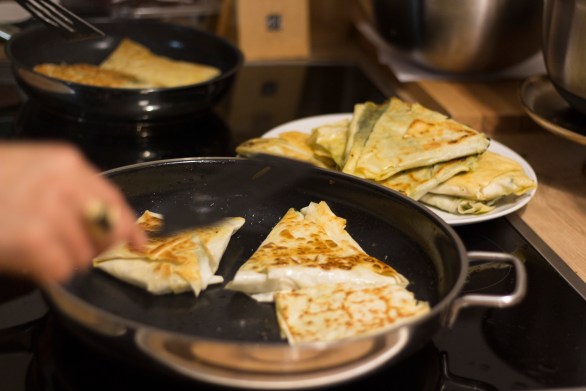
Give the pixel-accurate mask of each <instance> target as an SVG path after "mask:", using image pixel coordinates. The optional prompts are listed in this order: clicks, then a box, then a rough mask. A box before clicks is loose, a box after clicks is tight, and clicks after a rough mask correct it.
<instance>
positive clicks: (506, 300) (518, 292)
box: [447, 251, 527, 328]
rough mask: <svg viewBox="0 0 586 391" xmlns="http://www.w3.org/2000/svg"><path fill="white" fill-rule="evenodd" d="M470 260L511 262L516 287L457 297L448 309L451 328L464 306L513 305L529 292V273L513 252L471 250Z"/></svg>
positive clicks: (448, 320) (497, 306) (448, 322)
mask: <svg viewBox="0 0 586 391" xmlns="http://www.w3.org/2000/svg"><path fill="white" fill-rule="evenodd" d="M468 259H469V261H470V262H499V263H511V264H512V265H513V267H514V268H515V289H514V290H513V292H512V293H510V294H507V295H479V294H469V295H464V296H461V297H458V298H456V299H455V300H454V301H453V302H452V305H451V307H450V309H449V311H448V317H447V327H449V328H451V327H452V326H453V324H454V322H455V321H456V318H457V317H458V314H459V312H460V310H461V309H462V308H466V307H470V306H477V307H496V308H504V307H511V306H513V305H515V304H517V303H519V302H520V301H521V300H522V299H523V297H525V293H526V292H527V273H526V271H525V266H523V263H522V262H521V260H520V259H519V258H517V257H516V256H514V255H513V254H507V253H496V252H487V251H471V252H469V253H468Z"/></svg>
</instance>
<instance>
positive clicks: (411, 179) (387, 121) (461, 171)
mask: <svg viewBox="0 0 586 391" xmlns="http://www.w3.org/2000/svg"><path fill="white" fill-rule="evenodd" d="M293 139H294V140H295V145H296V147H295V148H296V149H297V150H299V149H301V148H302V147H301V146H300V145H301V144H303V143H305V146H304V147H303V148H304V151H305V152H304V155H300V154H297V155H292V154H290V153H288V150H289V149H290V148H292V146H291V141H290V140H293ZM259 140H263V141H262V142H259ZM303 140H304V141H303ZM489 144H490V139H489V138H488V137H487V136H486V135H484V134H483V133H481V132H478V131H476V130H474V129H472V128H470V127H468V126H466V125H464V124H461V123H459V122H457V121H455V120H453V119H450V118H448V117H446V116H445V115H443V114H441V113H438V112H435V111H433V110H429V109H427V108H425V107H423V106H421V105H420V104H418V103H407V102H404V101H402V100H400V99H398V98H391V99H390V100H389V101H388V102H385V103H383V104H375V103H373V102H365V103H359V104H356V105H355V107H354V112H353V114H352V116H351V118H350V119H343V120H339V121H337V122H333V123H328V124H325V125H322V126H318V127H316V128H314V129H312V131H311V132H310V133H309V134H308V133H304V132H300V131H296V130H294V129H292V130H291V131H289V132H284V133H281V134H279V135H278V136H277V137H272V138H262V139H251V140H247V141H245V142H243V143H242V144H240V145H239V146H238V147H237V148H236V152H237V153H238V154H239V155H242V156H248V155H252V154H255V153H273V154H279V155H282V156H288V157H291V158H296V159H300V160H304V161H306V162H309V163H312V164H315V165H317V166H321V167H324V166H325V167H327V168H330V169H334V170H338V171H342V172H344V173H347V174H351V175H355V176H358V177H361V178H364V179H368V180H372V181H375V182H377V183H379V184H381V185H383V186H386V187H388V188H391V189H393V190H396V191H399V192H401V193H402V194H404V195H406V196H408V197H410V198H412V199H414V200H420V201H421V202H423V203H425V204H427V205H430V206H434V207H437V208H439V209H442V210H444V211H447V212H450V213H454V214H482V213H486V212H489V211H491V210H492V209H494V207H495V205H497V204H498V202H499V201H500V200H502V199H504V198H507V197H517V196H520V195H522V194H525V193H527V192H529V191H531V190H533V189H534V188H535V187H536V183H535V182H534V181H533V180H532V179H531V178H529V177H528V176H527V174H526V173H525V172H524V170H523V168H522V167H521V166H520V165H519V164H518V163H517V162H515V161H514V160H512V159H510V158H508V157H505V156H502V155H498V154H496V153H494V152H490V151H487V149H488V147H489ZM276 145H279V147H278V148H276V147H275V146H276ZM309 151H311V153H310V152H309ZM489 152H490V153H489ZM316 160H317V161H318V163H316V162H315V161H316Z"/></svg>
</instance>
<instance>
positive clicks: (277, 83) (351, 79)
mask: <svg viewBox="0 0 586 391" xmlns="http://www.w3.org/2000/svg"><path fill="white" fill-rule="evenodd" d="M383 91H384V89H381V88H379V86H377V85H375V84H374V83H373V82H372V81H371V80H370V79H369V77H368V76H367V75H366V73H365V72H363V71H362V69H361V68H360V67H358V66H356V65H354V64H293V65H291V64H272V65H251V66H246V67H244V68H243V70H242V71H241V72H240V74H239V76H238V78H237V80H236V82H235V85H234V86H233V89H232V90H231V91H230V93H229V95H228V96H227V97H226V98H225V99H224V100H223V101H222V102H221V103H220V104H219V105H218V106H217V107H215V108H214V110H212V111H209V112H205V113H200V114H197V115H196V114H194V115H193V116H188V117H185V118H178V119H177V118H176V119H173V120H169V121H156V122H121V121H109V120H105V119H103V120H95V119H87V118H83V117H77V118H73V117H67V116H63V115H61V114H59V113H54V112H50V111H47V110H46V109H44V108H42V107H40V106H39V105H37V104H36V103H35V102H33V101H26V102H24V103H23V104H21V105H19V106H18V107H16V108H15V107H11V108H10V110H3V109H0V113H1V115H0V118H2V122H1V123H0V125H1V126H0V136H1V137H2V138H3V139H13V140H53V139H59V140H66V141H70V142H73V143H75V144H76V145H78V146H79V147H80V148H81V149H82V150H83V151H84V152H85V153H86V155H87V156H88V158H89V159H90V160H92V161H93V162H94V163H95V164H96V165H97V166H98V167H100V168H101V169H103V170H107V169H110V168H114V167H118V166H122V165H126V164H132V163H136V162H143V161H152V160H158V159H165V158H174V157H190V156H233V155H234V148H235V146H236V145H238V143H240V142H242V141H244V140H246V139H248V138H251V137H256V136H259V135H261V134H262V133H264V132H265V131H267V130H268V129H270V128H272V127H274V126H276V125H279V124H281V123H284V122H288V121H291V120H293V119H297V118H302V117H307V116H311V115H318V114H326V113H340V112H350V111H352V109H353V105H354V103H356V102H360V101H366V100H372V101H382V100H384V99H386V98H388V97H389V95H390V93H389V91H384V92H383ZM455 230H456V232H457V233H458V234H459V235H460V237H461V238H462V240H463V242H464V244H465V246H466V248H467V250H469V251H475V250H486V251H499V252H509V253H514V254H515V255H517V256H518V257H519V258H520V259H522V260H523V261H524V264H525V267H526V270H527V273H528V292H527V296H526V297H525V299H524V300H523V301H522V302H521V303H520V304H519V305H517V306H515V307H512V308H508V309H485V308H483V309H475V308H469V309H465V310H463V311H462V312H461V314H460V316H459V317H458V320H457V322H456V324H455V326H454V328H453V329H451V330H441V331H440V332H439V333H438V334H437V335H436V336H435V337H434V338H433V340H431V341H429V342H428V343H427V344H425V345H424V346H423V347H422V348H421V349H420V350H418V351H417V352H416V353H414V354H413V355H411V356H409V357H408V358H406V359H404V360H402V361H401V362H399V363H398V364H396V365H393V366H391V367H383V368H381V369H380V370H378V371H377V372H375V373H372V374H370V375H368V376H366V377H364V378H360V379H357V380H355V381H353V382H350V383H347V384H342V385H338V386H336V387H333V388H335V389H340V390H342V389H348V390H352V389H357V388H359V387H368V388H370V389H374V390H379V389H380V390H383V389H384V390H387V389H397V390H440V389H441V390H494V389H498V390H509V389H542V390H543V389H549V390H554V389H555V390H560V389H565V388H571V387H576V388H578V387H581V386H586V360H585V359H584V357H586V333H584V332H583V331H582V325H583V324H585V323H586V319H585V318H586V301H585V299H584V292H585V290H584V287H583V286H582V285H581V284H582V283H581V281H580V282H578V281H576V280H575V279H574V280H572V279H571V278H569V277H568V275H567V274H564V273H563V271H564V267H563V265H561V264H560V261H559V258H557V256H556V255H555V254H553V253H552V252H551V250H549V249H547V248H546V247H545V246H544V245H543V243H541V242H540V241H539V239H538V238H535V237H534V236H532V233H531V232H530V230H529V229H528V228H527V227H526V226H525V225H524V224H523V223H522V222H521V221H520V219H519V218H518V217H517V216H516V215H512V216H509V217H502V218H499V219H495V220H492V221H487V222H483V223H478V224H473V225H467V226H459V227H456V228H455ZM513 274H514V273H513V272H512V270H511V269H509V268H490V267H485V268H484V269H472V272H471V273H470V276H469V279H468V281H467V284H466V286H465V289H464V292H463V293H471V292H478V293H494V294H503V293H506V292H509V291H510V290H511V287H512V286H513V280H514V276H513ZM72 330H73V329H72V328H69V327H68V326H67V322H66V321H65V320H63V319H60V318H59V317H58V316H57V314H54V313H53V312H52V311H51V310H50V308H48V307H47V305H46V304H45V301H44V299H43V297H42V294H41V293H40V292H39V290H38V289H36V288H35V287H34V286H32V285H30V284H28V283H27V282H25V281H19V280H14V279H11V278H7V277H2V278H1V280H0V390H2V391H16V390H42V391H45V390H98V389H100V390H103V389H106V390H128V389H173V390H187V389H190V390H193V389H215V388H214V387H212V386H210V385H207V384H200V383H197V382H194V381H192V380H188V379H185V378H181V377H180V376H178V375H176V374H171V373H166V372H163V371H159V370H150V369H146V370H145V368H144V367H143V366H142V365H141V363H139V362H128V361H127V360H123V359H121V358H120V357H119V356H116V355H114V354H111V353H110V352H109V351H108V349H100V348H99V347H95V346H88V345H87V344H86V343H85V341H84V340H83V339H82V338H78V336H77V335H76V334H75V332H73V331H72Z"/></svg>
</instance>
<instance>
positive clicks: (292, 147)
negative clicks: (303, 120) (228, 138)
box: [236, 130, 331, 168]
mask: <svg viewBox="0 0 586 391" xmlns="http://www.w3.org/2000/svg"><path fill="white" fill-rule="evenodd" d="M309 136H310V135H309V134H307V133H303V132H298V131H295V130H292V131H288V132H283V133H280V134H279V135H278V136H276V137H266V138H264V137H257V138H252V139H249V140H246V141H244V142H243V143H241V144H239V145H238V146H237V147H236V153H237V154H238V155H240V156H252V155H254V154H256V153H265V154H269V155H276V156H285V157H288V158H291V159H297V160H301V161H304V162H307V163H311V164H313V165H314V166H317V167H322V168H328V167H331V163H330V164H328V159H323V160H320V159H319V157H318V156H317V155H315V154H314V153H313V150H312V149H311V147H310V146H309V144H308V140H309Z"/></svg>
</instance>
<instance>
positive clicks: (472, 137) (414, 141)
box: [342, 98, 490, 181]
mask: <svg viewBox="0 0 586 391" xmlns="http://www.w3.org/2000/svg"><path fill="white" fill-rule="evenodd" d="M355 115H356V112H355ZM353 121H355V120H354V118H353ZM356 121H359V119H356ZM369 129H371V130H370V132H369V131H368V130H369ZM359 133H360V137H356V138H355V139H354V140H351V139H349V140H348V145H347V147H346V150H347V151H348V153H349V155H347V161H346V163H345V165H344V167H343V169H342V171H344V172H346V173H348V174H353V175H357V176H359V177H362V178H367V179H373V180H376V181H382V180H385V179H387V178H389V177H391V176H392V175H395V174H396V173H398V172H401V171H404V170H408V169H411V168H415V167H423V166H429V165H432V164H435V163H439V162H445V161H448V160H452V159H456V158H460V157H464V156H469V155H475V154H480V153H482V152H484V151H485V150H486V149H487V148H488V145H489V142H490V140H489V139H488V137H486V136H485V135H484V134H482V133H480V132H477V131H476V130H474V129H472V128H470V127H468V126H466V125H463V124H461V123H459V122H456V121H454V120H451V119H449V118H447V117H446V116H444V115H442V114H440V113H438V112H435V111H432V110H428V109H426V108H424V107H423V106H421V105H419V104H417V103H413V104H409V103H406V102H403V101H402V100H400V99H398V98H391V100H390V103H389V105H388V107H387V108H386V110H385V111H384V113H382V114H381V115H380V117H379V118H378V119H377V121H376V123H375V124H374V126H372V127H365V128H362V131H361V132H359ZM357 134H358V133H357Z"/></svg>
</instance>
